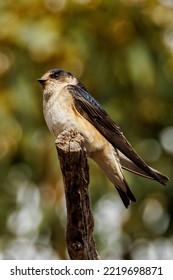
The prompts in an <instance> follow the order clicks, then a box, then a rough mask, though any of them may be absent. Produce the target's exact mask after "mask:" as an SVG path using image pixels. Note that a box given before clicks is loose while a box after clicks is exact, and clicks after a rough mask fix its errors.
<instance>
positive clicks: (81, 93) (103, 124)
mask: <svg viewBox="0 0 173 280" xmlns="http://www.w3.org/2000/svg"><path fill="white" fill-rule="evenodd" d="M68 90H69V91H70V93H71V94H72V96H73V99H74V103H75V107H76V109H77V111H78V112H79V113H80V114H81V115H82V116H83V117H84V118H85V119H87V120H88V121H89V122H90V123H91V124H92V125H93V126H94V127H96V128H97V130H98V131H99V132H100V133H101V134H102V135H103V136H104V137H105V138H106V139H107V140H108V141H109V142H110V143H111V144H112V146H113V147H115V148H117V149H118V150H120V151H121V152H122V153H123V154H124V155H125V156H126V157H127V158H129V159H130V160H131V161H132V162H133V163H135V164H136V165H137V166H138V167H139V168H140V169H142V170H143V171H144V173H145V174H147V175H148V176H149V177H152V178H153V179H155V180H156V181H158V182H160V183H161V184H163V185H165V184H166V182H167V181H168V178H167V177H166V176H164V175H162V176H160V175H159V174H157V172H155V171H154V170H153V169H151V168H150V167H149V166H148V165H147V164H146V163H145V162H144V161H143V160H142V159H141V158H140V157H139V156H138V154H137V153H136V152H135V150H134V149H133V148H132V146H131V145H130V143H129V142H128V141H127V139H126V138H125V136H124V135H123V133H122V131H121V130H120V128H119V127H118V126H117V125H116V124H115V123H114V122H113V120H112V119H111V118H110V116H109V115H108V114H107V113H106V112H105V111H104V109H103V108H102V107H101V106H100V104H99V103H98V102H97V101H96V100H95V99H94V98H93V97H92V96H91V95H90V94H89V93H88V92H87V91H86V90H84V89H83V88H80V87H78V86H73V85H68Z"/></svg>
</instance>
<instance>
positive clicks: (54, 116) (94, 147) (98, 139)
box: [43, 90, 107, 155]
mask: <svg viewBox="0 0 173 280" xmlns="http://www.w3.org/2000/svg"><path fill="white" fill-rule="evenodd" d="M43 112H44V117H45V120H46V123H47V126H48V128H49V130H50V131H51V132H52V133H53V134H54V135H55V137H57V136H58V135H59V134H60V133H61V132H62V131H63V130H65V129H68V128H75V129H76V130H77V131H79V133H81V134H82V136H83V137H84V140H85V145H86V149H87V152H88V155H91V154H92V153H94V152H95V151H98V150H100V149H103V147H104V146H105V145H107V140H106V139H105V138H104V137H103V136H102V135H101V134H100V132H99V131H98V130H97V129H96V128H95V127H94V126H93V125H92V124H91V123H90V122H88V121H87V120H86V119H85V118H84V117H83V116H81V115H80V113H79V112H78V111H77V110H76V108H75V105H74V100H73V97H72V96H71V94H70V93H69V92H68V90H64V91H62V92H60V93H59V94H56V95H53V96H52V97H51V98H50V99H49V100H48V102H47V101H46V100H45V99H43Z"/></svg>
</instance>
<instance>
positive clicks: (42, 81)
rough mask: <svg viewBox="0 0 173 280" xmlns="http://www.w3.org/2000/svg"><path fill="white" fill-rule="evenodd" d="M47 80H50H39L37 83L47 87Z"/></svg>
mask: <svg viewBox="0 0 173 280" xmlns="http://www.w3.org/2000/svg"><path fill="white" fill-rule="evenodd" d="M47 80H48V79H45V78H40V79H37V81H38V82H39V83H40V84H41V85H42V86H44V85H45V83H46V81H47Z"/></svg>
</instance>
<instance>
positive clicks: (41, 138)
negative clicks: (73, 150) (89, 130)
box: [0, 0, 173, 259]
mask: <svg viewBox="0 0 173 280" xmlns="http://www.w3.org/2000/svg"><path fill="white" fill-rule="evenodd" d="M51 68H62V69H66V70H68V71H70V72H72V73H73V74H75V75H76V76H77V77H78V78H79V79H80V80H81V81H82V82H83V83H84V84H85V86H86V87H87V89H88V90H89V92H90V93H91V94H92V95H93V96H94V97H95V98H96V99H97V100H98V101H99V102H100V103H101V104H102V106H103V107H104V108H105V109H106V111H107V112H108V113H109V114H110V115H111V117H112V118H113V119H114V120H115V121H116V122H117V123H118V124H119V125H120V127H121V128H122V130H123V131H124V134H125V135H126V137H127V138H128V139H129V140H130V142H131V143H132V144H133V146H134V148H135V149H136V150H137V151H138V153H139V154H140V155H141V156H142V157H143V158H144V159H145V160H146V161H147V162H148V163H149V164H150V165H151V166H152V167H154V168H156V169H158V170H160V171H161V172H163V173H165V174H166V175H167V176H169V177H170V179H171V178H172V167H173V157H172V155H173V1H171V0H152V1H149V0H114V1H110V0H44V1H42V0H37V1H36V0H16V1H12V0H11V1H10V0H1V2H0V258H1V259H67V258H68V254H67V252H66V246H65V226H66V208H65V200H64V190H63V183H62V177H61V172H60V168H59V163H58V159H57V155H56V149H55V145H54V140H55V139H54V137H53V136H52V135H51V134H50V133H49V131H48V129H47V127H46V124H45V121H44V119H43V113H42V90H41V88H40V85H39V84H38V83H37V81H36V79H37V78H39V77H41V75H42V74H43V73H44V72H45V71H47V70H49V69H51ZM89 164H90V177H91V182H90V194H91V200H92V209H93V213H94V218H95V231H94V234H95V240H96V244H97V250H98V252H99V254H100V256H101V258H102V259H173V189H172V180H171V181H170V183H168V185H167V187H163V186H161V185H159V184H158V183H157V182H153V181H149V180H145V179H142V178H139V177H137V176H135V175H132V174H129V173H128V172H125V176H126V179H127V181H128V182H129V185H130V186H131V189H132V190H133V192H134V194H135V196H136V198H137V202H136V203H135V204H132V205H131V206H130V208H129V209H128V210H126V209H125V208H124V206H123V205H122V203H121V201H120V198H119V197H118V195H117V193H116V192H115V190H114V187H113V186H112V184H111V183H110V182H109V181H108V180H107V178H105V175H104V174H103V173H102V172H101V171H100V169H99V168H98V167H97V166H96V165H95V164H94V163H93V162H92V161H90V160H89Z"/></svg>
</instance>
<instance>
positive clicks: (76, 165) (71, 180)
mask: <svg viewBox="0 0 173 280" xmlns="http://www.w3.org/2000/svg"><path fill="white" fill-rule="evenodd" d="M55 145H56V149H57V153H58V157H59V161H60V167H61V171H62V175H63V180H64V188H65V197H66V207H67V228H66V244H67V249H68V253H69V256H70V258H71V259H72V260H95V259H99V257H98V254H97V251H96V247H95V241H94V239H93V236H92V234H93V229H94V219H93V215H92V212H91V205H90V199H89V194H88V185H89V167H88V161H87V153H86V148H85V146H84V139H83V137H82V136H81V135H80V134H79V133H78V132H77V131H76V130H72V129H68V130H64V131H63V132H62V133H61V134H60V135H59V136H58V137H57V139H56V141H55Z"/></svg>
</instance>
